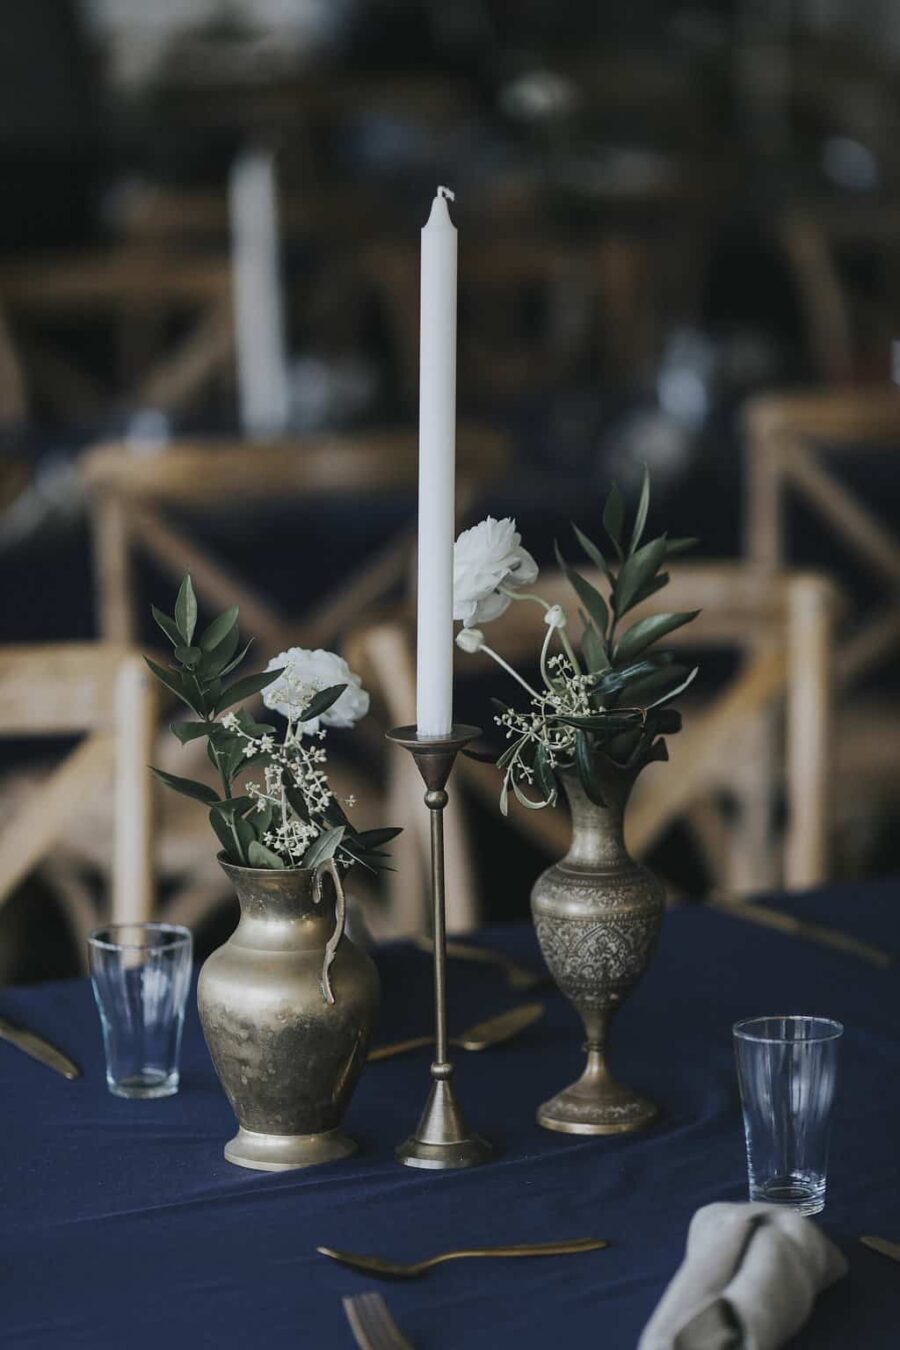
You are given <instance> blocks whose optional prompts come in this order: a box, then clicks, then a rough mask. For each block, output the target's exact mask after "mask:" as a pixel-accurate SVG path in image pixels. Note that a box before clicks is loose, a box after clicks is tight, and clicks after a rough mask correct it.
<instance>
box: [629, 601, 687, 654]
mask: <svg viewBox="0 0 900 1350" xmlns="http://www.w3.org/2000/svg"><path fill="white" fill-rule="evenodd" d="M699 613H700V611H699V609H692V610H688V611H685V612H682V613H673V614H650V615H648V616H647V618H646V619H639V620H638V621H637V623H633V624H632V625H631V627H630V628H629V629H627V631H626V632H624V633H623V634H622V636H621V637H620V638H619V641H618V643H617V644H616V659H617V660H628V659H629V658H632V657H635V656H637V655H639V653H640V652H642V651H644V649H645V648H647V647H649V646H651V645H652V644H653V643H654V642H658V641H659V639H660V638H663V637H666V636H667V635H668V634H669V633H674V632H675V630H676V629H678V628H683V627H684V625H685V624H686V623H690V622H691V620H692V619H696V617H697V615H698V614H699Z"/></svg>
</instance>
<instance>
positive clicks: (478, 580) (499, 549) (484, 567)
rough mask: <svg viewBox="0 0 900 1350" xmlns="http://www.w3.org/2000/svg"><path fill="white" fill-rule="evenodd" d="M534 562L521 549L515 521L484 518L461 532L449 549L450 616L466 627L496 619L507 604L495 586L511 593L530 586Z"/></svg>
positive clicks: (508, 598) (536, 570)
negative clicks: (451, 604) (451, 577)
mask: <svg viewBox="0 0 900 1350" xmlns="http://www.w3.org/2000/svg"><path fill="white" fill-rule="evenodd" d="M537 574H538V568H537V563H536V562H535V561H534V558H532V556H531V554H530V553H529V552H527V550H526V549H524V548H522V536H521V535H520V534H519V532H518V531H517V529H516V522H515V521H514V520H512V519H511V518H510V517H509V516H507V517H506V518H505V519H504V520H494V518H493V517H492V516H488V518H487V520H483V521H482V522H481V524H480V525H473V527H472V529H471V530H464V531H463V533H462V534H461V535H460V536H459V538H458V539H457V541H456V543H455V544H454V546H453V617H454V619H461V620H462V622H463V624H464V625H465V627H466V628H471V627H472V626H473V624H476V623H488V622H489V621H490V620H491V619H496V618H498V617H499V616H500V615H501V614H502V613H503V611H504V610H505V609H506V608H507V606H508V605H509V603H510V597H509V596H508V595H502V594H501V593H500V590H499V587H501V586H503V587H504V589H507V590H515V589H517V588H518V587H519V586H530V585H531V583H532V582H533V581H535V580H536V578H537Z"/></svg>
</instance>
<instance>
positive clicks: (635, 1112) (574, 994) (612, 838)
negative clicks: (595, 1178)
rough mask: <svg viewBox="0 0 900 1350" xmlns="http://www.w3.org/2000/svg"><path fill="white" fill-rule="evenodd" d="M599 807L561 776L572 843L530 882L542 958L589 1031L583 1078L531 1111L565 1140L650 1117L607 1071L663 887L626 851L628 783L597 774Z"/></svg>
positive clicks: (658, 915)
mask: <svg viewBox="0 0 900 1350" xmlns="http://www.w3.org/2000/svg"><path fill="white" fill-rule="evenodd" d="M598 773H599V774H600V776H601V779H602V787H603V799H604V802H605V806H603V807H601V806H596V805H595V804H594V803H593V802H591V801H590V800H589V799H588V797H587V795H586V793H585V791H584V788H583V787H582V785H581V782H580V780H579V778H578V776H577V775H576V774H575V772H574V771H569V772H567V773H564V774H563V775H562V778H563V787H564V788H565V792H566V796H567V797H568V800H569V806H570V808H571V813H572V844H571V847H570V849H569V852H568V853H567V854H566V856H565V857H564V858H563V859H562V861H561V862H558V863H555V864H554V865H553V866H552V867H549V868H548V869H547V871H546V872H544V873H543V874H542V875H541V876H540V877H539V878H538V880H537V882H536V883H535V886H534V889H533V890H532V893H531V908H532V913H533V915H534V924H535V928H536V929H537V936H538V941H539V942H540V945H541V951H542V952H543V954H544V960H545V961H546V962H547V965H548V967H549V969H550V973H551V975H552V976H553V978H554V980H555V981H556V983H557V984H558V985H559V988H560V989H561V990H562V992H563V993H564V994H565V996H566V998H568V999H570V1000H571V1002H572V1003H574V1005H575V1007H576V1008H577V1009H578V1012H579V1013H580V1015H581V1019H582V1021H583V1022H584V1026H585V1030H586V1032H587V1041H586V1044H585V1050H586V1052H587V1064H586V1066H585V1070H584V1073H583V1074H582V1076H581V1077H580V1078H579V1079H578V1081H577V1082H575V1083H573V1084H572V1085H571V1087H567V1088H565V1089H564V1091H562V1092H560V1093H558V1094H557V1096H555V1097H553V1098H552V1099H551V1100H550V1101H548V1102H545V1103H544V1105H543V1106H542V1107H540V1109H539V1110H538V1116H537V1118H538V1123H539V1124H541V1125H543V1126H544V1127H545V1129H548V1130H561V1131H563V1132H564V1133H567V1134H622V1133H625V1132H627V1131H629V1130H637V1129H640V1128H641V1127H642V1126H644V1125H647V1124H649V1122H650V1121H651V1120H652V1119H653V1118H654V1116H655V1115H656V1107H655V1106H654V1105H653V1103H652V1102H649V1101H647V1100H645V1099H644V1098H643V1097H640V1096H639V1095H638V1094H637V1093H636V1092H634V1091H632V1089H631V1088H627V1087H624V1086H623V1085H622V1084H620V1083H617V1082H615V1080H614V1079H613V1078H612V1077H611V1076H610V1073H609V1070H608V1069H607V1067H606V1040H607V1035H608V1032H609V1024H610V1020H611V1019H612V1016H613V1014H614V1013H615V1011H616V1009H617V1008H618V1007H619V1005H620V1004H621V1003H622V1002H623V1000H624V999H625V998H626V997H627V995H628V994H629V993H630V992H631V990H632V989H633V988H634V986H635V985H636V984H637V982H638V980H639V979H640V977H641V975H642V974H643V972H644V969H645V968H646V966H647V964H648V962H649V960H650V957H651V956H652V954H653V951H654V948H655V946H656V942H657V938H658V936H659V930H660V925H661V923H662V916H663V909H664V893H663V889H662V886H661V885H660V883H659V882H658V881H657V880H656V878H655V877H654V876H653V875H652V873H650V872H648V871H647V869H646V868H644V867H640V866H639V865H638V864H637V863H636V862H635V861H634V860H633V858H631V857H630V856H629V854H628V852H627V850H626V848H625V840H624V836H623V816H624V812H625V807H626V804H627V802H628V797H629V795H630V792H631V788H632V786H633V782H634V776H633V775H632V774H630V773H626V772H625V771H622V770H618V769H616V768H615V766H612V765H609V766H607V767H604V768H599V769H598Z"/></svg>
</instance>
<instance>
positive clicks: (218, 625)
mask: <svg viewBox="0 0 900 1350" xmlns="http://www.w3.org/2000/svg"><path fill="white" fill-rule="evenodd" d="M239 613H240V610H239V609H238V606H237V605H232V606H231V608H230V609H226V610H225V612H224V614H220V615H219V617H218V618H217V619H213V621H212V623H211V624H209V625H208V627H207V628H205V629H204V631H203V634H202V636H201V638H200V646H201V647H202V648H203V650H204V651H205V652H211V651H212V650H213V648H214V647H218V646H219V644H220V643H221V642H223V641H224V639H225V638H226V637H228V636H229V634H230V633H231V632H232V631H233V630H234V629H235V628H236V627H237V621H238V614H239ZM234 645H235V647H236V646H237V641H235V644H234Z"/></svg>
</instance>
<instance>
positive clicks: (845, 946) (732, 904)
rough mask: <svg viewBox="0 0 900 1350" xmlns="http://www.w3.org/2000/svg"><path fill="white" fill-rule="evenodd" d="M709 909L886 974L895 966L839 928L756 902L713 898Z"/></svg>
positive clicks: (884, 955) (890, 954) (893, 961)
mask: <svg viewBox="0 0 900 1350" xmlns="http://www.w3.org/2000/svg"><path fill="white" fill-rule="evenodd" d="M707 904H708V905H709V908H710V909H717V910H719V911H720V912H721V913H722V914H730V915H731V916H732V918H735V919H746V920H747V922H748V923H757V924H760V925H761V926H762V927H763V928H774V929H776V930H777V931H778V932H780V933H787V934H788V936H790V937H797V938H804V939H805V940H806V941H807V942H817V943H818V944H819V945H820V946H822V947H831V948H832V949H833V950H834V951H836V952H844V953H845V954H846V955H848V956H858V957H859V958H860V960H861V961H867V962H868V963H869V965H872V966H877V967H878V969H879V970H890V969H891V967H892V966H895V965H896V964H897V958H896V956H895V955H894V953H893V952H888V951H885V950H884V949H883V948H881V947H876V946H874V945H873V944H872V943H871V942H863V941H862V939H861V938H856V937H854V936H853V934H852V933H845V932H844V931H843V929H841V928H830V927H828V925H827V924H824V923H814V922H813V921H812V920H811V919H798V918H796V917H795V915H793V914H785V913H784V912H783V911H782V910H780V909H772V908H771V907H770V906H769V905H761V904H760V903H759V902H758V901H756V900H749V901H747V900H731V899H728V898H727V897H725V896H717V895H713V896H711V897H710V898H709V900H708V901H707Z"/></svg>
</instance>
